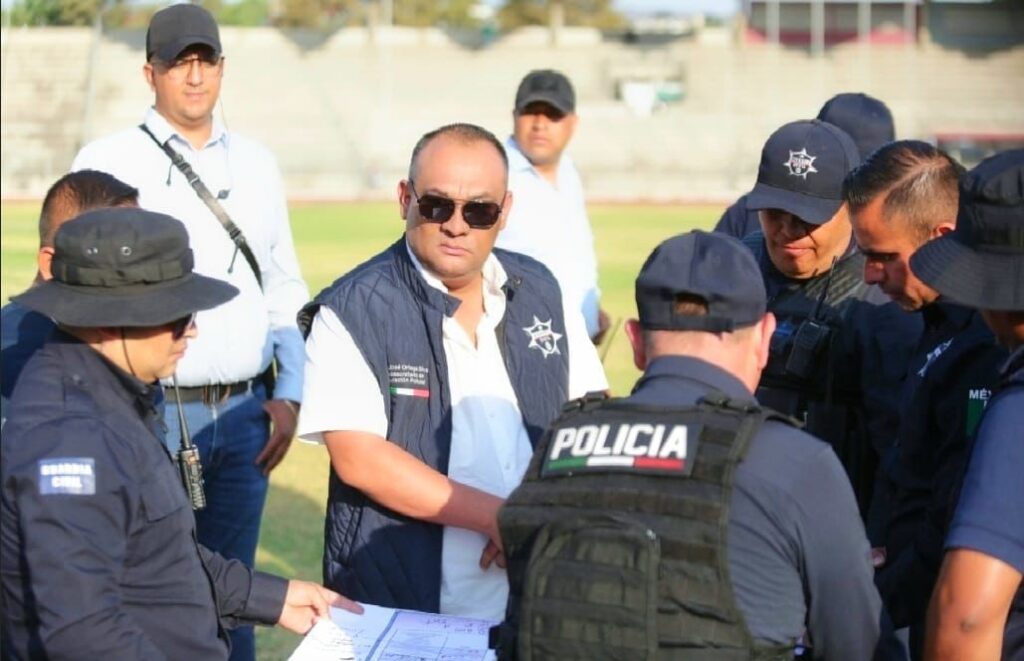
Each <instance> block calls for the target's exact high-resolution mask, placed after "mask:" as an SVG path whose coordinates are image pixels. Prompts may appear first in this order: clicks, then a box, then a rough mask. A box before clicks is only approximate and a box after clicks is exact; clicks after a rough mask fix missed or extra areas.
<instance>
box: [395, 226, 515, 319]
mask: <svg viewBox="0 0 1024 661" xmlns="http://www.w3.org/2000/svg"><path fill="white" fill-rule="evenodd" d="M405 250H406V252H407V253H409V259H410V260H412V264H413V266H415V267H416V272H417V273H419V274H420V277H421V278H423V281H424V282H426V283H427V284H428V285H430V286H431V287H433V288H434V289H436V290H438V291H440V292H443V293H445V294H447V293H448V288H447V287H445V285H444V283H443V282H441V279H440V278H438V277H437V276H436V275H434V274H433V273H431V272H430V271H428V270H427V269H426V268H425V267H424V266H423V264H422V263H421V262H420V260H419V259H417V257H416V255H415V254H414V253H413V251H412V247H410V246H409V240H408V239H406V240H405ZM481 275H483V278H484V290H483V291H484V310H485V311H488V312H490V311H493V310H494V308H495V305H494V303H491V305H488V303H489V302H492V301H494V302H497V300H498V299H499V298H500V300H501V301H504V299H505V292H504V291H503V290H502V287H504V286H505V283H506V282H507V281H508V274H507V273H506V272H505V267H503V266H502V265H501V262H499V261H498V258H497V257H495V256H494V253H493V252H492V253H491V254H489V255H487V259H486V260H485V261H484V265H483V268H482V269H481Z"/></svg>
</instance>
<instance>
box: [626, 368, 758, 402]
mask: <svg viewBox="0 0 1024 661" xmlns="http://www.w3.org/2000/svg"><path fill="white" fill-rule="evenodd" d="M653 379H682V380H687V381H696V382H698V383H701V384H703V385H705V386H709V387H711V388H713V389H715V390H718V391H721V392H722V393H723V394H725V395H726V396H727V397H729V398H730V399H733V400H736V401H738V402H745V403H746V402H749V403H754V402H755V399H754V396H753V395H752V394H751V393H750V391H749V390H747V387H746V386H745V385H743V382H742V381H740V380H739V379H738V378H736V377H735V376H733V375H732V374H730V373H729V372H727V371H725V370H724V369H722V368H721V367H718V366H717V365H713V364H711V363H709V362H707V361H706V360H701V359H700V358H695V357H693V356H660V357H658V358H655V359H654V360H652V361H651V362H650V363H648V365H647V369H645V370H644V373H643V376H641V377H640V380H639V381H637V383H636V386H635V387H634V388H633V390H634V391H636V390H638V389H639V388H640V387H641V386H642V385H643V384H644V383H645V382H647V381H650V380H653Z"/></svg>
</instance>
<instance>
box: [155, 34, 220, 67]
mask: <svg viewBox="0 0 1024 661" xmlns="http://www.w3.org/2000/svg"><path fill="white" fill-rule="evenodd" d="M197 45H198V46H207V47H208V48H210V49H211V50H212V51H213V52H214V54H215V55H217V56H218V57H219V56H220V44H218V43H217V42H215V41H214V40H213V39H211V38H210V37H209V36H207V35H183V36H181V37H179V38H177V39H175V40H174V41H172V42H170V43H167V44H164V45H163V46H162V47H160V48H159V49H157V50H156V51H154V52H153V57H155V58H156V59H157V60H159V61H161V62H173V61H174V60H176V59H178V56H179V55H181V54H182V53H183V52H184V51H185V49H186V48H188V47H189V46H197Z"/></svg>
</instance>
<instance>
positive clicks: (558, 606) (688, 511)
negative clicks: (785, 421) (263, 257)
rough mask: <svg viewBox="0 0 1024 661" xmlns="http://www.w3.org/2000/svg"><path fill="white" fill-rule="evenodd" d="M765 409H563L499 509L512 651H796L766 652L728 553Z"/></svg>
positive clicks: (656, 654) (653, 655) (746, 654)
mask: <svg viewBox="0 0 1024 661" xmlns="http://www.w3.org/2000/svg"><path fill="white" fill-rule="evenodd" d="M722 399H723V400H724V398H722ZM766 415H767V414H766V413H764V412H762V411H761V410H760V409H756V408H754V409H751V410H738V409H735V408H729V406H728V405H724V406H723V405H711V404H708V403H702V404H700V405H698V406H693V407H687V408H664V407H639V406H635V405H630V404H627V403H624V402H622V401H609V402H605V403H603V404H598V405H596V406H590V405H584V406H583V407H582V408H577V410H575V411H571V412H568V413H566V414H564V415H563V416H562V417H561V418H560V419H559V420H558V421H557V422H556V423H555V425H554V426H553V427H552V429H551V430H550V431H549V433H548V434H547V435H546V436H545V437H544V439H543V440H542V441H541V443H540V445H538V449H537V452H536V453H535V454H534V457H533V460H532V462H531V465H530V468H529V470H528V471H527V474H526V477H525V478H524V480H523V483H522V485H520V487H519V488H517V489H516V490H515V491H514V492H513V493H512V494H511V495H510V496H509V498H508V500H507V501H506V503H505V505H504V506H503V507H502V509H501V512H500V514H499V525H500V527H501V534H502V540H503V542H504V544H505V553H506V556H507V558H508V562H509V566H508V571H509V586H510V598H509V606H508V612H507V615H506V623H505V625H504V630H503V635H502V640H501V648H500V649H499V652H500V655H501V658H509V659H511V658H518V659H554V658H559V659H669V658H693V659H709V658H710V659H718V658H722V659H733V658H736V659H741V658H743V659H745V658H751V657H754V656H761V655H762V653H763V652H769V654H768V656H771V655H772V654H776V655H778V656H780V658H785V657H786V655H791V650H785V651H783V650H778V649H773V650H763V649H756V648H755V646H754V643H753V640H752V638H751V636H750V634H749V632H748V630H747V628H746V624H745V623H744V621H743V617H742V614H741V613H740V611H739V610H738V608H737V606H736V601H735V598H734V596H733V592H732V582H731V579H730V576H729V567H728V558H727V555H726V542H727V530H728V522H729V501H730V496H731V493H732V484H733V475H734V472H735V469H736V466H737V464H738V463H739V461H740V460H741V459H742V457H743V455H744V453H745V451H746V448H747V444H748V443H749V440H750V438H752V437H753V435H754V434H755V433H756V431H757V429H758V427H759V426H760V423H761V421H762V420H763V419H764V418H765V416H766Z"/></svg>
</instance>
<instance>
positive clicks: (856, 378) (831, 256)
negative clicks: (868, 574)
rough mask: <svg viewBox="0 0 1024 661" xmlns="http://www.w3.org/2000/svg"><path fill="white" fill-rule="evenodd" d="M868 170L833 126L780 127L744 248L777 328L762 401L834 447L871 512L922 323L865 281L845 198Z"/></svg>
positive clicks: (753, 199) (769, 148)
mask: <svg viewBox="0 0 1024 661" xmlns="http://www.w3.org/2000/svg"><path fill="white" fill-rule="evenodd" d="M859 163H860V156H859V154H858V153H857V148H856V146H855V145H854V143H853V141H852V140H851V139H850V137H849V136H848V135H847V134H846V133H845V132H844V131H843V130H842V129H839V128H838V127H836V126H833V125H832V124H829V123H827V122H822V121H819V120H809V121H798V122H791V123H789V124H786V125H785V126H783V127H782V128H780V129H779V130H777V131H775V133H773V134H772V135H771V137H769V138H768V141H767V142H766V143H765V146H764V148H763V149H762V151H761V164H760V167H759V170H758V175H757V185H755V186H754V189H753V191H751V193H750V197H749V199H748V202H747V204H748V207H749V208H751V209H758V210H759V213H760V217H761V227H762V232H755V233H753V234H751V235H749V236H747V237H746V238H744V240H743V242H744V243H745V244H746V245H747V246H748V247H749V248H750V249H751V250H752V251H753V253H754V255H755V257H756V258H757V260H758V264H759V265H760V267H761V274H762V275H763V276H764V280H765V286H766V288H767V292H768V310H770V311H771V312H772V313H774V314H775V318H776V319H777V320H778V327H777V328H776V330H775V334H774V336H773V337H772V342H771V353H770V355H769V358H768V365H767V366H766V367H765V370H764V374H763V375H762V376H761V383H760V384H759V386H758V389H757V400H758V401H759V402H760V403H761V404H764V405H765V406H770V407H771V408H773V409H775V410H777V411H780V412H782V413H785V414H786V415H791V416H793V417H795V418H797V419H798V420H800V421H801V422H803V423H804V425H805V428H806V429H807V431H808V432H810V433H811V434H814V435H815V436H817V437H819V438H821V439H823V440H825V441H827V442H828V443H829V444H831V445H832V447H833V448H834V449H835V451H836V454H837V455H838V456H839V460H840V461H841V462H842V463H843V467H844V468H846V472H847V473H848V474H849V476H850V480H851V482H852V484H853V490H854V494H855V495H856V496H857V500H858V502H859V505H860V507H861V511H862V513H865V512H867V510H868V505H869V503H870V499H871V492H872V487H873V484H874V481H875V472H876V466H877V463H878V456H880V454H881V453H882V452H883V451H884V450H885V449H886V448H887V447H888V446H889V445H891V443H892V439H893V438H895V435H896V429H897V425H898V412H897V406H896V403H897V402H898V393H899V387H900V383H901V381H902V378H903V375H904V373H905V371H906V362H907V356H909V355H910V353H911V350H912V348H913V347H914V344H915V342H916V340H917V337H918V336H919V335H920V329H921V321H920V318H919V316H917V315H907V314H904V313H903V312H902V311H901V310H900V309H899V307H897V306H896V305H895V304H893V303H891V302H889V300H888V298H887V297H886V296H885V294H883V293H882V292H881V291H880V290H879V289H878V288H877V287H875V286H871V285H868V284H865V283H864V281H863V279H862V275H863V270H864V256H863V255H861V254H860V253H859V252H858V250H857V246H856V243H855V242H854V241H853V234H852V228H851V226H850V219H849V215H848V212H847V208H846V205H845V204H844V202H843V178H844V177H845V176H846V174H847V173H848V172H849V171H850V170H851V169H853V168H854V167H855V166H857V165H858V164H859ZM868 534H869V536H872V537H873V536H875V535H874V532H873V531H872V530H871V529H869V530H868Z"/></svg>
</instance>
